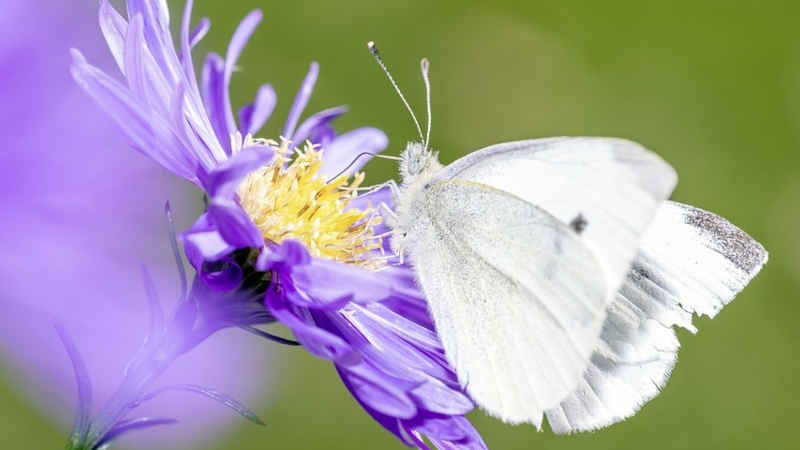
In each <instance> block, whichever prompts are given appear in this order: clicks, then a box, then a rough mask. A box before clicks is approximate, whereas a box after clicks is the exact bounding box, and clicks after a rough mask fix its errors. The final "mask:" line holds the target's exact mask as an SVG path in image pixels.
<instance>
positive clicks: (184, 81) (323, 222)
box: [72, 0, 485, 449]
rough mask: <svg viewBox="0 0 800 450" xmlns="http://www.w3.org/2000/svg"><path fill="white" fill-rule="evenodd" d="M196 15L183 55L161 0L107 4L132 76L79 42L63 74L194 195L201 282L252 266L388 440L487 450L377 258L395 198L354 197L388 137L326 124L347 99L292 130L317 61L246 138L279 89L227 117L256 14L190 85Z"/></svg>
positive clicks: (418, 298) (108, 25)
mask: <svg viewBox="0 0 800 450" xmlns="http://www.w3.org/2000/svg"><path fill="white" fill-rule="evenodd" d="M191 10H192V1H191V0H189V1H187V4H186V9H185V11H184V15H183V23H182V26H181V32H180V36H181V39H180V40H181V42H180V44H181V46H180V54H178V53H176V51H175V48H174V45H173V43H172V38H171V35H170V31H169V20H168V17H169V14H168V11H167V7H166V3H165V2H164V1H163V0H139V1H130V2H128V18H129V19H128V20H126V19H125V18H123V17H122V16H121V15H120V14H119V13H118V12H117V11H116V10H114V8H112V7H111V6H110V5H109V4H108V2H107V1H106V0H103V1H102V2H101V6H100V22H101V28H102V30H103V33H104V35H105V37H106V41H107V42H108V45H109V48H110V49H111V52H112V54H113V55H114V56H115V59H116V60H117V63H118V65H119V67H120V69H121V70H122V72H123V74H124V76H125V79H126V81H127V86H125V85H123V84H122V83H120V82H118V81H116V80H114V79H113V78H111V77H109V76H108V75H106V74H105V73H103V72H102V71H100V70H98V69H97V68H95V67H93V66H91V65H90V64H88V62H87V61H86V59H85V58H84V57H83V56H82V55H81V54H80V53H79V52H77V51H74V53H73V54H74V63H73V69H72V72H73V76H74V77H75V79H76V80H77V81H78V83H79V84H80V85H81V86H82V87H83V88H84V89H85V90H86V91H87V92H88V93H89V94H90V95H91V96H92V97H93V98H94V99H95V100H96V101H97V102H98V103H99V104H100V105H101V106H102V107H103V108H104V109H105V110H106V112H107V113H108V114H109V115H110V116H111V117H113V118H114V119H115V120H116V121H117V122H118V124H119V125H120V126H121V127H122V129H123V131H124V132H125V134H126V135H127V137H128V139H129V140H130V141H131V143H132V145H133V146H134V147H135V148H136V149H138V150H139V151H141V152H142V153H144V154H146V155H147V156H149V157H150V158H152V159H153V160H154V161H156V162H157V163H158V164H160V165H162V166H163V167H164V168H166V169H167V170H169V171H171V172H172V173H174V174H176V175H178V176H180V177H182V178H184V179H186V180H188V181H190V182H192V183H194V184H196V185H198V186H199V187H201V188H202V189H203V190H204V192H205V194H206V196H207V210H206V212H205V213H204V214H203V215H201V216H200V217H199V218H198V219H197V220H196V221H195V223H194V225H193V226H192V227H191V228H190V229H189V230H187V231H186V232H184V233H183V235H182V237H183V243H184V249H185V252H186V256H187V259H188V260H189V261H190V262H191V263H192V265H193V266H194V267H195V269H196V270H197V272H198V276H199V278H200V280H201V281H202V283H204V285H205V286H206V287H207V288H208V290H209V292H217V293H218V294H217V295H218V296H224V295H226V294H225V293H226V292H230V291H237V290H241V289H242V286H243V283H244V281H245V280H246V278H245V276H244V274H245V273H248V272H250V271H254V273H257V274H262V278H263V279H265V280H268V281H269V286H268V287H267V288H266V293H265V296H264V305H266V308H267V309H268V311H269V313H270V314H271V315H272V316H273V317H274V318H275V319H277V320H279V321H280V322H282V323H283V324H285V325H286V326H288V327H289V328H290V329H291V330H292V332H293V333H294V335H295V337H296V338H297V340H298V341H299V342H300V343H301V344H302V345H303V346H304V347H305V348H306V349H307V350H308V351H309V352H311V353H312V354H314V355H316V356H319V357H321V358H325V359H328V360H331V361H333V362H334V364H335V365H336V368H337V369H338V371H339V374H340V376H341V378H342V380H343V382H344V383H345V385H346V387H347V388H348V389H349V390H350V392H351V393H352V394H353V395H354V396H355V398H356V399H357V400H358V401H359V403H360V404H361V405H362V406H363V407H364V408H365V409H366V411H367V412H368V413H369V414H370V415H372V416H373V417H374V418H375V420H377V421H378V422H379V423H380V424H381V425H382V426H384V427H385V428H386V429H387V430H389V431H390V432H391V433H393V434H394V435H395V436H396V437H397V438H398V439H400V440H401V441H402V442H404V443H406V444H407V445H411V446H417V447H420V448H426V444H425V442H424V441H423V436H425V437H427V438H428V439H429V440H430V442H432V443H433V444H434V445H435V446H437V447H438V448H446V449H449V448H485V445H484V444H483V441H482V440H481V438H480V436H479V435H478V433H477V431H476V430H475V429H474V428H473V427H472V426H471V425H470V423H469V422H468V421H467V420H466V419H465V418H464V414H466V413H467V412H469V411H470V410H471V409H473V407H474V405H473V403H472V401H471V400H470V399H469V397H467V395H466V394H465V393H464V392H463V390H462V388H461V386H460V385H459V384H458V381H457V378H456V376H455V374H454V373H453V371H452V369H451V368H450V367H449V365H448V363H447V362H446V359H445V357H444V351H443V349H442V346H441V343H440V342H439V340H438V337H437V336H436V333H435V331H434V327H433V323H432V321H431V319H430V317H429V316H428V314H427V306H426V303H425V299H424V297H423V295H422V293H421V292H420V291H419V290H418V288H417V287H416V286H415V283H414V278H413V275H412V273H411V270H410V269H409V268H408V267H407V266H398V265H386V264H385V263H386V261H387V258H386V257H385V256H384V252H385V244H384V242H383V241H382V240H381V236H382V235H383V234H384V233H386V231H387V228H386V227H385V225H384V224H383V223H382V220H381V217H380V214H379V213H378V212H377V210H376V209H375V208H377V206H378V205H381V204H385V205H388V206H391V203H392V202H391V199H390V196H389V193H388V189H386V188H382V189H375V190H372V191H369V192H367V193H366V194H363V195H357V192H358V187H359V185H360V183H361V182H362V180H363V175H362V174H359V173H358V171H359V169H360V168H361V167H363V165H364V164H365V163H366V161H367V159H366V158H363V159H359V158H358V156H361V155H362V154H365V153H366V154H367V155H368V156H369V155H370V154H374V153H377V152H380V151H382V150H383V149H384V148H385V147H386V146H387V144H388V140H387V138H386V136H385V135H384V134H383V132H382V131H380V130H377V129H374V128H369V127H365V128H359V129H356V130H353V131H350V132H347V133H344V134H341V135H338V134H337V133H336V132H335V130H334V129H333V127H332V125H331V122H332V121H333V120H334V119H335V118H336V117H338V116H340V115H341V114H343V113H344V112H345V110H346V109H345V108H344V107H336V108H331V109H328V110H324V111H322V112H319V113H317V114H314V115H312V116H310V117H309V118H307V119H306V120H305V121H303V122H302V123H300V125H299V126H298V123H299V119H300V117H301V115H302V113H303V110H304V109H305V106H306V104H307V103H308V100H309V98H310V96H311V93H312V91H313V87H314V84H315V82H316V79H317V76H318V74H319V67H318V65H317V64H316V63H312V64H311V68H310V70H309V72H308V74H307V76H306V78H305V80H304V81H303V83H302V86H301V88H300V91H299V93H298V94H297V96H296V98H295V100H294V103H293V105H292V107H291V110H290V113H289V116H288V118H287V120H286V123H285V126H284V128H283V133H282V136H281V137H280V139H279V140H267V139H259V138H254V137H253V135H254V134H256V133H257V132H258V131H259V130H260V128H261V127H262V125H263V124H264V123H265V122H266V120H267V119H268V118H269V117H270V115H271V112H272V110H273V107H274V105H275V101H276V96H275V93H274V91H273V89H272V88H271V87H270V86H269V85H264V86H262V87H261V88H260V89H259V90H258V93H257V94H256V97H255V99H254V101H253V102H252V103H251V104H249V105H247V106H245V107H244V108H242V109H241V110H240V111H239V115H238V116H239V121H238V124H237V123H236V120H235V117H234V114H233V110H232V108H231V105H230V96H229V94H228V88H229V85H230V82H231V75H232V72H233V68H234V67H235V64H236V61H237V59H238V57H239V55H240V53H241V51H242V49H243V48H244V45H245V43H246V42H247V40H248V38H249V37H250V35H251V34H252V33H253V31H254V30H255V27H256V25H257V24H258V22H259V21H260V20H261V13H260V12H258V11H255V12H253V13H250V14H249V15H248V16H246V17H245V19H244V20H243V21H242V22H241V24H240V25H239V27H238V28H237V30H236V32H235V33H234V35H233V37H232V39H231V42H230V45H229V47H228V52H227V55H226V58H225V59H223V58H221V57H220V56H218V55H215V54H210V55H209V56H208V57H207V59H206V62H205V65H204V68H203V77H202V81H200V82H198V80H197V79H196V76H195V73H194V68H193V64H192V58H191V48H192V47H193V46H194V44H196V43H197V42H198V41H199V40H200V39H201V38H202V36H204V35H205V33H206V32H207V31H208V26H209V25H208V21H207V20H204V21H202V22H201V23H200V25H199V26H198V27H197V28H196V29H195V30H194V31H193V32H191V33H190V32H189V21H190V17H191ZM303 143H305V144H303ZM237 320H241V319H237Z"/></svg>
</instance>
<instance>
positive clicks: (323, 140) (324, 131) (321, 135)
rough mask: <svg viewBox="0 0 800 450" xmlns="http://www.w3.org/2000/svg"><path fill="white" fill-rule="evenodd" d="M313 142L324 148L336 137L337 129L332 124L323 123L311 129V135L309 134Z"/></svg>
mask: <svg viewBox="0 0 800 450" xmlns="http://www.w3.org/2000/svg"><path fill="white" fill-rule="evenodd" d="M309 139H310V140H311V143H312V144H314V145H319V146H320V147H322V148H325V146H327V145H328V143H330V142H331V141H332V140H334V139H336V130H335V129H334V128H333V126H331V124H323V125H321V126H318V127H316V128H314V129H313V130H311V136H309Z"/></svg>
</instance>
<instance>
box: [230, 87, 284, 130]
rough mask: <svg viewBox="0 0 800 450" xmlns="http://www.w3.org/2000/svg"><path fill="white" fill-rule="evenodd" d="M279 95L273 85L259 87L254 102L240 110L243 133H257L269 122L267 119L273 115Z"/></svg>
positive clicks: (240, 123)
mask: <svg viewBox="0 0 800 450" xmlns="http://www.w3.org/2000/svg"><path fill="white" fill-rule="evenodd" d="M277 101H278V97H277V95H276V94H275V89H273V88H272V85H269V84H265V85H263V86H261V87H260V88H259V89H258V93H256V98H255V100H253V103H251V104H249V105H247V106H245V107H243V108H242V109H241V110H239V126H240V127H241V130H242V134H245V135H247V134H250V135H255V134H256V133H258V132H259V130H261V127H263V126H264V124H265V123H267V119H269V116H270V115H272V111H273V110H274V109H275V104H276V103H277Z"/></svg>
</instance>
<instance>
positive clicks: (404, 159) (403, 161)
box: [400, 142, 442, 184]
mask: <svg viewBox="0 0 800 450" xmlns="http://www.w3.org/2000/svg"><path fill="white" fill-rule="evenodd" d="M438 156H439V152H434V151H432V150H430V149H428V148H426V147H425V144H423V143H421V142H409V143H408V145H406V149H405V150H403V153H401V154H400V176H401V177H402V178H403V183H404V184H411V183H412V182H413V181H414V180H416V179H417V178H418V177H419V176H420V175H421V174H423V173H426V172H429V171H431V170H435V169H439V168H441V167H442V165H441V164H439V159H438Z"/></svg>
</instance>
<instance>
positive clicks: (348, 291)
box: [292, 258, 392, 303]
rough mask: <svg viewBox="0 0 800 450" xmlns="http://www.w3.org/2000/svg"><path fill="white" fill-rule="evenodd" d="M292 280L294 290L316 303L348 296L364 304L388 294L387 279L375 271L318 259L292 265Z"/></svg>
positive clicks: (385, 296) (389, 292) (389, 293)
mask: <svg viewBox="0 0 800 450" xmlns="http://www.w3.org/2000/svg"><path fill="white" fill-rule="evenodd" d="M292 280H293V281H294V284H295V286H296V287H297V289H299V290H301V291H303V292H304V293H305V294H307V295H308V297H310V298H314V299H317V301H318V302H326V301H334V300H338V299H341V298H343V297H346V296H348V295H352V296H353V298H352V301H354V302H357V303H368V302H372V301H376V300H380V299H382V298H387V297H389V296H390V295H391V293H392V292H391V289H390V286H389V283H387V279H386V278H385V277H384V276H383V275H381V274H380V273H379V272H373V271H371V270H367V269H362V268H360V267H357V266H353V265H350V264H344V263H340V262H336V261H331V260H328V259H322V258H312V259H311V264H309V265H306V266H299V267H295V268H294V270H293V271H292Z"/></svg>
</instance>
